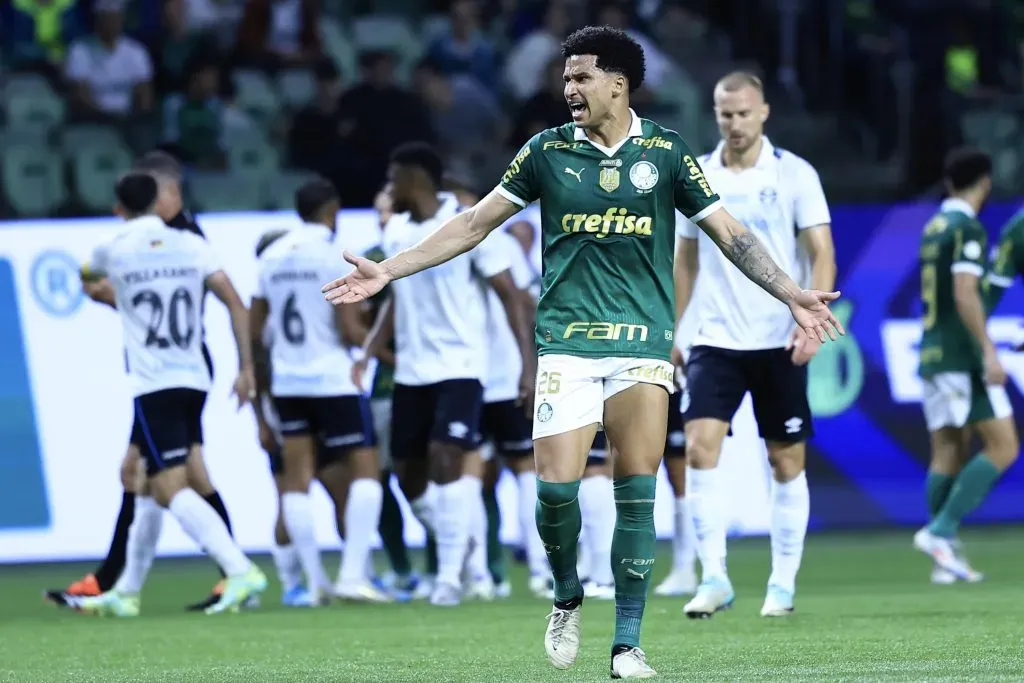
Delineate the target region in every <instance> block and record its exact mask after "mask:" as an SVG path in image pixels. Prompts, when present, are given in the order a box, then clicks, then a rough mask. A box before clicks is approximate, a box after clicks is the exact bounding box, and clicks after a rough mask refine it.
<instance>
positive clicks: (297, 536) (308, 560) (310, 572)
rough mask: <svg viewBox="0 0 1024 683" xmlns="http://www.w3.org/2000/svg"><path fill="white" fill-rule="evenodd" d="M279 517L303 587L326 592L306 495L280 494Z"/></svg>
mask: <svg viewBox="0 0 1024 683" xmlns="http://www.w3.org/2000/svg"><path fill="white" fill-rule="evenodd" d="M281 514H282V515H283V516H284V526H285V528H286V529H288V537H289V538H291V539H292V545H294V546H295V550H296V552H298V555H299V562H300V563H301V564H302V571H303V572H305V574H306V587H307V588H309V590H310V592H313V593H317V592H320V591H329V590H330V586H331V583H330V581H328V580H327V574H326V573H325V572H324V566H323V564H322V563H321V562H320V546H319V545H317V541H316V526H315V525H314V522H313V501H312V500H310V498H309V494H308V493H298V492H295V491H288V492H286V493H284V494H282V495H281Z"/></svg>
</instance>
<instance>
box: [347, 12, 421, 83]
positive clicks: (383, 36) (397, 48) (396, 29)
mask: <svg viewBox="0 0 1024 683" xmlns="http://www.w3.org/2000/svg"><path fill="white" fill-rule="evenodd" d="M352 36H353V40H354V42H355V49H356V52H357V53H358V52H363V51H366V50H390V51H391V52H394V53H395V54H396V55H398V61H399V67H398V68H399V72H400V73H402V74H407V73H408V72H409V70H410V69H411V68H412V65H413V64H414V63H415V62H416V60H417V59H419V57H420V55H421V54H422V53H423V43H422V42H421V41H420V38H419V36H418V35H416V33H415V32H414V31H413V30H412V27H410V26H409V24H408V23H407V22H406V21H405V20H404V19H401V18H399V17H394V16H366V17H359V18H358V19H356V20H355V21H353V22H352Z"/></svg>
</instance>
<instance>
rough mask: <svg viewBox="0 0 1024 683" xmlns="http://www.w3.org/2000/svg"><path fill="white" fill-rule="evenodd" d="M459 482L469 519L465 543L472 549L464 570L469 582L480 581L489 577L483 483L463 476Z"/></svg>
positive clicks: (474, 478)
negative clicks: (463, 490) (463, 493)
mask: <svg viewBox="0 0 1024 683" xmlns="http://www.w3.org/2000/svg"><path fill="white" fill-rule="evenodd" d="M460 481H462V486H463V487H464V488H465V490H466V515H467V517H469V535H468V540H467V542H468V543H469V544H470V545H471V547H472V550H470V552H469V558H468V559H467V562H466V569H467V570H468V573H469V579H470V580H471V581H482V580H486V579H487V578H488V577H489V576H490V575H491V570H490V569H489V568H488V567H487V508H486V507H484V495H483V494H484V483H483V482H482V481H481V480H479V479H477V478H476V477H467V476H465V475H463V477H462V479H461V480H460Z"/></svg>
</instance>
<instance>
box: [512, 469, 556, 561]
mask: <svg viewBox="0 0 1024 683" xmlns="http://www.w3.org/2000/svg"><path fill="white" fill-rule="evenodd" d="M516 481H518V483H519V532H520V533H521V534H522V538H523V547H524V548H525V549H526V565H527V566H528V567H529V568H530V576H547V575H548V574H549V573H550V571H551V570H550V569H549V568H548V555H547V553H546V552H544V544H543V543H542V542H541V540H540V532H538V531H537V474H536V472H531V471H527V472H520V473H519V474H518V475H517V476H516Z"/></svg>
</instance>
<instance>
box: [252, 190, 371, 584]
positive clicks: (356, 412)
mask: <svg viewBox="0 0 1024 683" xmlns="http://www.w3.org/2000/svg"><path fill="white" fill-rule="evenodd" d="M295 204H296V210H297V211H298V214H299V218H301V219H302V221H303V224H302V225H301V226H299V227H296V228H293V229H292V230H289V231H288V233H287V234H285V235H284V236H282V237H280V238H279V239H277V240H276V241H275V242H274V243H273V244H271V245H270V246H269V247H268V248H267V249H266V251H264V252H263V255H262V256H261V257H260V260H259V279H258V285H257V293H256V295H255V297H254V298H253V304H252V330H253V339H254V341H255V342H256V343H257V344H260V343H261V342H262V337H263V333H264V329H265V327H266V326H267V325H269V327H270V329H271V337H272V339H273V344H272V346H271V347H270V368H271V372H270V393H271V396H272V397H273V404H274V408H276V411H277V416H278V418H279V420H280V431H281V435H282V437H283V442H284V443H283V461H284V463H283V464H284V478H283V489H284V492H283V494H282V496H281V510H282V513H283V516H284V524H285V528H286V529H287V531H288V536H289V537H290V539H291V541H292V543H293V544H294V545H295V548H296V552H297V553H298V556H299V561H300V563H301V564H302V569H303V572H304V573H305V575H306V580H307V589H308V590H309V591H310V593H311V596H312V598H313V601H314V602H320V601H322V600H324V598H325V597H326V596H327V595H329V594H330V592H331V589H330V583H329V581H328V580H327V577H326V574H325V573H324V569H323V565H322V564H321V562H320V550H319V546H318V545H317V540H316V527H315V524H314V518H313V506H312V498H311V496H310V494H309V487H310V485H311V484H312V483H313V479H314V477H318V476H319V478H320V480H321V481H325V479H327V480H330V481H337V480H338V479H339V476H340V475H339V476H332V477H326V476H325V473H326V471H327V470H328V469H331V470H335V471H337V472H343V471H344V469H343V465H345V464H347V466H348V475H349V478H350V480H351V483H350V484H349V486H348V490H347V496H346V491H345V490H344V487H340V488H339V487H337V486H332V485H331V484H326V483H325V486H326V488H327V489H328V493H329V494H330V495H331V498H332V499H333V500H334V503H335V506H336V508H340V509H341V510H343V517H340V516H339V519H343V520H344V521H343V530H339V531H340V532H341V535H342V537H343V538H344V540H345V551H344V553H343V554H342V562H341V569H340V572H339V576H338V582H337V584H336V585H335V586H334V589H333V593H334V594H335V595H336V596H337V597H339V598H342V599H345V600H354V601H367V602H389V601H390V600H391V598H390V596H388V595H387V594H386V593H384V592H383V591H380V590H378V589H377V588H375V587H374V586H373V585H372V584H371V583H370V581H369V577H368V576H367V567H368V565H369V559H370V555H371V553H372V550H373V540H374V535H375V534H376V531H377V523H378V521H379V519H380V509H381V500H382V497H383V491H382V488H381V483H380V480H379V470H378V465H377V451H376V449H375V448H374V436H373V424H372V421H371V418H370V408H369V401H368V399H367V398H366V397H365V396H363V395H362V394H361V393H360V391H359V389H358V388H357V387H356V386H355V384H354V383H353V382H352V363H353V361H352V358H351V356H350V354H349V348H350V347H352V346H354V345H355V340H353V339H351V338H350V332H349V331H350V330H352V329H353V328H356V327H359V326H361V322H352V321H350V320H349V318H352V317H358V315H359V310H358V307H356V306H339V307H337V308H335V307H333V306H331V305H329V304H327V303H326V302H324V300H323V297H322V296H319V290H318V287H317V283H318V282H319V278H322V277H323V276H324V275H325V274H327V273H331V272H334V270H336V269H337V268H339V267H343V265H342V264H343V260H342V258H341V250H340V249H338V248H336V246H335V245H334V238H335V229H336V223H337V215H338V211H339V209H340V202H339V200H338V195H337V192H336V190H335V189H334V186H333V185H332V184H331V183H330V182H329V181H327V180H323V179H316V180H311V181H309V182H308V183H306V184H305V185H303V186H302V187H301V188H299V190H298V191H297V192H296V193H295ZM359 341H362V340H359Z"/></svg>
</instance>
